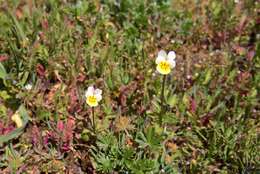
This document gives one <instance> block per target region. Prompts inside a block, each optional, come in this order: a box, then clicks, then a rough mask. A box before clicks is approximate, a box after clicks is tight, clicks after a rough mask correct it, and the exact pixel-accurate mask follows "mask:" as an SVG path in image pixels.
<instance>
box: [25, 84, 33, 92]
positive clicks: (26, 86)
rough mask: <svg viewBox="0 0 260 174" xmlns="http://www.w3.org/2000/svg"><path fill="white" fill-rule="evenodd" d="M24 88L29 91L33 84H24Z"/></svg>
mask: <svg viewBox="0 0 260 174" xmlns="http://www.w3.org/2000/svg"><path fill="white" fill-rule="evenodd" d="M24 88H25V89H26V90H28V91H29V90H31V89H32V84H30V83H28V84H27V85H25V86H24Z"/></svg>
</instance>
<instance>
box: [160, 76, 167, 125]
mask: <svg viewBox="0 0 260 174" xmlns="http://www.w3.org/2000/svg"><path fill="white" fill-rule="evenodd" d="M165 81H166V75H164V76H163V80H162V91H161V112H160V115H159V123H160V126H161V125H162V117H163V113H164V88H165Z"/></svg>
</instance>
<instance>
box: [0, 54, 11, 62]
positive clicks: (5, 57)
mask: <svg viewBox="0 0 260 174" xmlns="http://www.w3.org/2000/svg"><path fill="white" fill-rule="evenodd" d="M8 59H9V57H8V56H7V55H0V62H3V61H5V60H8Z"/></svg>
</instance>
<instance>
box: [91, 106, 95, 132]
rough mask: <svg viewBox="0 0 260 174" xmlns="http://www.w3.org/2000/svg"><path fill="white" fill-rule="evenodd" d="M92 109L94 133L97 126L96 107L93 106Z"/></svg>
mask: <svg viewBox="0 0 260 174" xmlns="http://www.w3.org/2000/svg"><path fill="white" fill-rule="evenodd" d="M91 109H92V126H93V130H94V133H95V132H96V126H95V109H94V107H92V108H91Z"/></svg>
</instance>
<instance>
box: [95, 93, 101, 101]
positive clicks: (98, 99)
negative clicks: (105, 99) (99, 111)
mask: <svg viewBox="0 0 260 174" xmlns="http://www.w3.org/2000/svg"><path fill="white" fill-rule="evenodd" d="M95 97H96V98H97V101H98V102H99V101H100V100H102V95H101V94H95Z"/></svg>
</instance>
